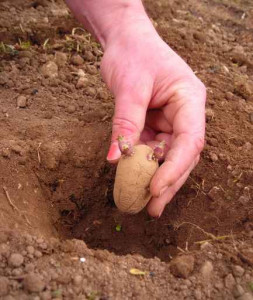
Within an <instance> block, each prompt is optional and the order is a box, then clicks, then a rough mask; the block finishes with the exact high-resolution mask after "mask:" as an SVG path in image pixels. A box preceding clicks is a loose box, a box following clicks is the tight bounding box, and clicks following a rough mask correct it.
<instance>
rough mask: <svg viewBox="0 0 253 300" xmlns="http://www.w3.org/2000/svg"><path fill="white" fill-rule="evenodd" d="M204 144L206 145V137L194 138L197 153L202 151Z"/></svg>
mask: <svg viewBox="0 0 253 300" xmlns="http://www.w3.org/2000/svg"><path fill="white" fill-rule="evenodd" d="M204 145H205V140H204V137H197V138H195V139H194V148H195V150H196V152H197V153H200V152H202V150H203V149H204Z"/></svg>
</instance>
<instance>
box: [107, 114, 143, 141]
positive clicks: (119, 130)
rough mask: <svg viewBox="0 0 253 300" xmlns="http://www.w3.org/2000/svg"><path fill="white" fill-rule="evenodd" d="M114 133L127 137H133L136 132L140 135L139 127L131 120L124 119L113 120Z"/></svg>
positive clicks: (116, 118) (115, 118)
mask: <svg viewBox="0 0 253 300" xmlns="http://www.w3.org/2000/svg"><path fill="white" fill-rule="evenodd" d="M113 131H114V132H115V133H116V134H122V135H126V136H129V135H130V136H131V135H133V134H135V133H136V132H138V133H139V129H138V126H137V125H136V124H135V123H134V122H133V121H131V120H128V119H126V118H124V117H116V116H115V117H114V119H113Z"/></svg>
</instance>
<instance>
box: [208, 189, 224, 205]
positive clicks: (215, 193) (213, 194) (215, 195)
mask: <svg viewBox="0 0 253 300" xmlns="http://www.w3.org/2000/svg"><path fill="white" fill-rule="evenodd" d="M208 196H209V197H210V198H211V199H212V200H213V201H215V200H219V199H220V198H221V189H220V188H219V187H217V186H214V187H212V188H211V190H210V191H209V192H208Z"/></svg>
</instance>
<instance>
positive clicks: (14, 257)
mask: <svg viewBox="0 0 253 300" xmlns="http://www.w3.org/2000/svg"><path fill="white" fill-rule="evenodd" d="M23 262H24V257H23V255H21V254H19V253H12V254H11V255H10V257H9V258H8V264H9V266H11V267H15V268H16V267H20V266H21V265H22V264H23Z"/></svg>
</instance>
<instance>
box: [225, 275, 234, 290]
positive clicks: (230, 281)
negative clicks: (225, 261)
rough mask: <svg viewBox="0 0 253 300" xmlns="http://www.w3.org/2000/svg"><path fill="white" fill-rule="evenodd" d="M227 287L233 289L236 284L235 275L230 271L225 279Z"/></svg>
mask: <svg viewBox="0 0 253 300" xmlns="http://www.w3.org/2000/svg"><path fill="white" fill-rule="evenodd" d="M224 283H225V287H226V288H228V289H230V290H231V289H232V288H233V286H234V285H235V284H236V282H235V279H234V276H233V275H232V274H231V273H230V274H228V275H227V276H226V277H225V279H224Z"/></svg>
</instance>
